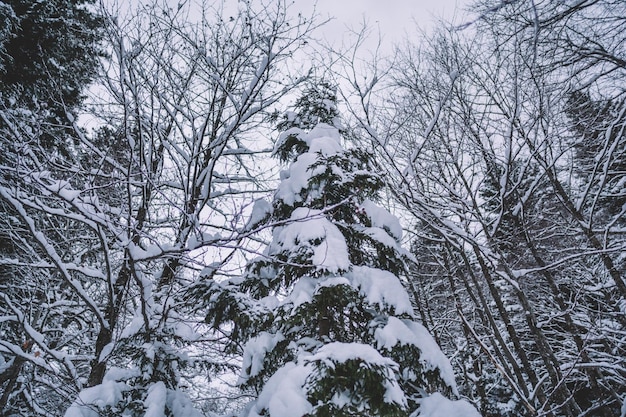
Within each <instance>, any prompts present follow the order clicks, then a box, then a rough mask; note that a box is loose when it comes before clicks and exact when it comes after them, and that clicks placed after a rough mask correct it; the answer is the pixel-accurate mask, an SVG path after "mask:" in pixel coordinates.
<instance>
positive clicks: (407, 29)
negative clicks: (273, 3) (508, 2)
mask: <svg viewBox="0 0 626 417" xmlns="http://www.w3.org/2000/svg"><path fill="white" fill-rule="evenodd" d="M294 3H295V4H294V6H295V8H296V9H298V10H302V12H303V14H304V15H305V16H306V15H307V14H310V11H311V10H312V9H313V4H315V3H317V11H318V13H319V14H320V15H321V16H322V17H329V16H330V17H333V18H334V19H333V21H331V22H329V23H328V24H327V25H326V26H325V28H324V29H323V33H324V36H325V37H326V38H328V40H329V41H335V40H339V39H341V38H342V36H343V34H344V33H345V32H346V27H347V26H351V27H355V28H356V27H358V26H359V24H360V23H361V22H362V21H363V19H364V18H365V19H366V21H367V22H368V23H369V25H370V26H371V27H372V28H376V27H379V28H380V31H381V33H382V35H383V36H384V38H385V41H387V42H394V41H399V40H401V39H402V38H403V36H404V34H405V33H409V34H411V33H414V32H415V26H416V22H417V24H418V25H419V26H420V27H421V28H423V29H426V30H429V29H431V28H432V27H433V26H434V25H435V24H436V20H437V19H438V18H444V19H446V20H451V19H456V20H457V21H458V20H460V18H462V17H463V12H462V10H461V8H462V7H466V6H467V5H468V4H469V3H470V0H317V2H314V1H313V0H295V1H294Z"/></svg>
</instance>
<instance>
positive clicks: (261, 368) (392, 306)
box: [195, 83, 477, 417]
mask: <svg viewBox="0 0 626 417" xmlns="http://www.w3.org/2000/svg"><path fill="white" fill-rule="evenodd" d="M283 126H285V127H289V126H292V127H291V128H289V129H287V130H286V131H284V132H283V133H282V134H281V135H280V138H279V139H278V141H277V143H276V146H275V151H274V152H275V154H276V155H277V156H279V157H280V158H281V159H282V160H283V161H285V162H290V165H289V167H288V168H287V170H285V171H283V173H282V174H281V178H282V181H281V183H280V185H279V186H278V189H277V191H276V193H275V194H274V199H273V202H272V204H271V205H270V204H269V203H267V202H265V201H263V200H262V201H259V202H257V203H256V205H255V207H254V210H253V212H252V218H251V220H250V223H249V227H250V228H252V229H258V228H266V227H271V228H272V240H271V243H270V244H269V245H268V247H267V249H266V250H265V251H264V252H263V254H262V255H261V256H259V257H258V258H257V259H255V260H253V261H252V262H250V263H249V264H248V266H247V269H246V274H245V275H243V276H242V277H240V278H236V279H232V280H228V281H225V282H220V283H218V282H214V281H207V282H205V283H203V284H200V285H199V286H198V287H197V288H196V289H195V294H196V296H199V297H201V298H204V300H206V303H207V307H208V313H207V321H208V322H209V323H210V324H211V326H212V327H213V328H214V329H216V330H220V331H223V332H225V333H226V334H227V335H228V337H229V340H230V342H231V344H232V347H233V349H236V348H237V347H239V346H243V369H242V372H241V377H240V384H241V385H242V386H243V387H244V388H249V389H252V390H253V391H254V392H258V393H259V394H258V397H257V398H256V400H255V401H253V402H252V403H251V404H250V405H249V407H248V409H247V411H246V412H245V413H244V414H245V415H247V416H250V417H252V416H272V417H279V416H294V417H295V416H304V415H311V416H352V415H363V414H365V415H381V416H408V415H409V414H411V415H421V414H424V415H430V416H439V415H441V416H443V415H447V416H452V415H457V414H454V413H458V415H466V416H470V415H477V413H476V411H475V410H474V409H473V407H472V406H471V405H470V404H469V403H466V402H463V401H451V400H448V399H446V397H445V396H449V395H451V394H456V385H455V381H454V374H453V372H452V368H451V366H450V363H449V361H448V359H447V358H446V357H445V356H444V355H443V354H442V352H441V351H440V349H439V347H438V346H437V344H436V342H435V341H434V339H433V338H432V336H430V334H429V333H428V332H427V331H426V329H425V328H424V327H423V326H422V325H421V324H419V323H418V322H417V321H415V317H414V313H413V309H412V306H411V302H410V300H409V296H408V294H407V292H406V290H405V289H404V287H403V285H402V282H401V280H400V278H399V277H400V276H402V275H403V274H404V273H405V262H406V261H407V259H408V258H409V256H408V254H407V252H406V251H404V250H403V249H402V248H401V246H400V240H401V237H402V229H401V227H400V223H399V221H398V219H397V218H395V217H394V216H392V215H391V214H390V213H389V212H388V211H387V210H385V209H383V208H381V207H380V206H378V205H377V204H376V203H375V202H374V201H375V200H376V199H377V198H378V196H379V191H380V189H381V187H382V184H383V183H382V180H381V178H380V176H379V175H378V173H376V172H375V171H374V170H375V167H374V164H373V163H372V161H371V159H370V155H368V154H367V153H366V152H364V151H362V150H360V149H359V148H357V147H352V146H350V144H347V145H348V146H347V149H346V148H344V146H342V144H341V142H342V137H341V134H340V129H341V125H340V123H339V118H338V114H337V110H336V96H335V94H334V91H333V90H332V89H331V88H329V86H328V84H324V83H321V84H320V87H318V88H315V87H313V88H311V89H309V90H307V91H305V92H304V94H303V96H302V98H300V99H299V100H298V102H297V105H296V111H295V112H289V113H287V114H286V116H285V119H284V123H283ZM442 394H443V395H442ZM416 410H417V414H412V413H414V412H415V411H416Z"/></svg>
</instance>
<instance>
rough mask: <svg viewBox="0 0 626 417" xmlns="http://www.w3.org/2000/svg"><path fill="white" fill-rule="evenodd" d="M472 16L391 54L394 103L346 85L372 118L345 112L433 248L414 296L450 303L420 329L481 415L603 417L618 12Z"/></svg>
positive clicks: (611, 345)
mask: <svg viewBox="0 0 626 417" xmlns="http://www.w3.org/2000/svg"><path fill="white" fill-rule="evenodd" d="M476 11H477V12H478V16H479V17H478V18H477V20H475V21H473V22H472V23H470V24H469V26H467V27H466V29H465V32H463V31H459V28H450V29H449V30H441V32H440V33H439V34H438V35H436V36H434V37H432V38H431V40H430V41H428V42H425V43H424V44H422V45H419V46H418V45H413V46H407V47H406V48H403V49H400V52H399V55H398V56H397V58H396V61H395V62H394V68H396V69H397V71H391V74H392V76H391V77H390V79H389V80H388V83H389V84H387V87H386V88H388V89H386V88H385V85H384V81H379V82H378V84H377V85H376V86H374V85H371V86H367V85H358V84H357V86H358V87H359V88H358V89H357V91H358V92H361V93H362V98H361V102H362V103H368V105H367V106H363V108H362V109H360V110H358V111H357V110H355V115H356V116H357V118H358V120H359V121H360V122H361V124H362V125H363V126H364V127H365V128H366V129H365V131H366V132H368V133H369V134H370V135H371V138H372V139H373V144H374V148H375V149H377V151H378V152H377V155H378V157H379V158H380V159H381V160H382V161H384V163H383V164H382V166H384V167H390V169H389V171H388V176H387V178H390V179H391V182H392V184H393V186H392V192H393V195H394V197H395V201H397V202H398V203H399V204H401V206H402V207H403V209H404V210H405V211H406V213H410V215H411V216H412V218H413V222H414V224H415V226H414V227H415V229H414V233H415V235H416V237H415V239H416V241H417V242H420V245H416V247H417V248H420V247H421V248H424V247H426V248H428V251H427V252H425V253H424V252H422V253H419V252H418V253H416V256H417V257H418V259H421V260H422V262H423V263H425V264H427V265H430V267H429V268H428V269H426V270H424V269H421V268H416V269H415V275H414V280H415V282H416V283H417V287H418V289H419V291H418V292H417V294H418V297H419V299H420V300H425V299H432V298H433V297H435V295H431V292H432V294H436V297H437V299H438V300H442V301H447V303H445V302H444V303H441V302H440V303H428V305H426V304H425V303H424V302H422V304H421V308H422V316H423V317H425V318H429V317H432V318H433V319H432V320H428V321H427V322H428V323H429V325H430V326H432V327H431V329H432V331H433V333H434V334H435V337H438V340H439V341H440V343H441V344H442V346H447V347H448V349H449V350H448V352H449V353H450V352H458V356H457V358H458V359H459V361H460V362H461V363H459V366H461V367H462V368H464V369H465V371H464V375H465V377H466V378H467V383H466V384H465V387H466V389H467V391H465V392H466V394H468V395H471V396H472V397H474V398H475V399H476V400H477V401H479V402H481V403H482V404H483V406H482V411H483V413H485V414H493V415H501V414H506V413H512V414H513V415H519V414H520V413H527V414H528V415H544V414H547V415H551V414H552V415H585V414H593V415H612V414H615V413H617V412H618V411H617V410H619V408H620V406H621V403H622V400H621V398H622V396H623V391H622V390H623V389H622V387H623V382H620V381H622V380H623V378H624V376H625V375H626V374H625V373H624V366H623V361H622V360H621V359H616V360H613V361H611V363H610V364H609V363H608V362H606V359H607V355H609V356H610V355H612V354H613V353H615V352H621V351H622V350H623V344H622V343H621V341H618V340H617V339H616V338H615V335H616V333H615V332H621V331H622V330H618V329H623V325H624V323H623V307H622V306H623V297H624V293H623V282H624V277H623V256H622V255H621V254H622V253H623V252H624V241H623V233H622V231H621V229H622V227H621V226H620V224H621V223H622V220H621V219H622V218H623V214H624V213H623V207H622V204H621V200H620V198H621V196H622V194H623V193H622V191H623V190H622V188H623V187H622V185H623V180H624V172H623V170H622V169H621V160H622V156H623V155H622V154H623V153H622V152H621V149H622V148H623V140H624V118H623V112H622V111H621V110H622V108H623V88H622V86H623V85H624V79H623V76H624V73H623V70H624V67H623V65H622V62H621V55H622V49H623V48H620V47H619V46H618V45H622V44H623V42H624V37H623V32H620V34H618V32H619V31H620V30H621V29H622V28H623V25H624V19H623V17H621V15H618V14H619V13H623V5H621V4H620V5H617V4H615V3H614V2H610V1H607V2H603V1H590V2H579V3H576V4H573V3H572V4H569V3H567V4H566V3H559V4H557V3H554V2H510V3H506V4H495V3H493V4H492V3H489V2H486V3H484V4H482V5H478V7H477V9H476ZM608 38H610V39H608ZM379 73H384V71H379ZM355 81H356V80H355ZM615 86H620V87H617V88H615ZM377 91H383V93H382V94H383V95H385V94H389V93H388V92H391V91H392V92H393V95H392V97H393V98H392V100H391V103H393V105H392V109H393V110H390V101H389V100H387V101H386V102H385V104H384V105H381V106H379V107H376V106H375V104H376V103H377V101H376V97H375V96H374V93H376V92H377ZM385 98H386V97H385ZM376 115H378V116H379V117H378V118H377V117H376ZM591 126H593V127H591ZM372 127H374V128H372ZM591 155H593V156H591ZM618 184H619V185H618ZM613 204H614V205H613ZM423 242H427V245H424V244H423ZM417 250H418V251H419V249H417ZM433 270H434V271H436V272H435V273H432V272H430V271H433ZM442 276H443V277H446V280H443V281H442V280H441V278H440V277H442ZM424 287H425V288H424ZM444 291H445V293H446V294H448V296H447V297H446V296H444V295H442V292H444ZM446 307H447V310H446ZM450 317H456V320H455V321H450V319H449V318H450ZM454 322H456V329H455V330H454V331H450V326H451V325H452V323H454ZM444 327H445V328H446V331H443V330H439V329H442V328H444ZM461 335H463V336H461ZM609 352H611V353H609ZM470 393H471V394H470ZM508 399H511V401H509V400H508ZM513 404H516V405H515V406H513Z"/></svg>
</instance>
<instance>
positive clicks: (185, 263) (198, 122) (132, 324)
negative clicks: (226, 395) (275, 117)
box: [0, 2, 317, 415]
mask: <svg viewBox="0 0 626 417" xmlns="http://www.w3.org/2000/svg"><path fill="white" fill-rule="evenodd" d="M105 13H106V12H105ZM316 25H317V23H316V22H315V20H311V19H305V18H304V17H301V16H298V17H296V18H291V17H290V16H289V11H288V8H287V6H286V3H284V2H267V4H266V3H262V2H260V3H258V4H252V3H248V2H246V3H240V4H239V5H238V6H237V8H236V9H234V10H232V11H228V10H226V9H225V5H224V4H222V5H218V6H211V5H210V4H209V3H204V5H203V6H202V7H201V8H197V6H196V5H192V4H191V3H180V4H179V5H178V6H177V7H175V8H169V7H161V6H159V5H157V4H151V5H149V6H144V7H141V8H139V9H138V10H136V11H132V12H130V15H129V17H128V18H122V17H121V16H118V17H116V16H114V15H108V17H107V22H106V33H105V39H106V42H105V49H106V50H107V52H108V54H109V59H108V60H106V61H105V63H104V68H103V74H102V78H101V82H100V83H98V84H97V85H96V86H94V88H93V91H94V97H93V98H92V99H91V100H90V106H91V108H92V109H93V110H94V112H93V114H91V115H90V116H88V117H91V118H95V119H96V122H97V125H98V126H99V127H98V128H97V129H96V131H94V132H93V133H89V132H86V131H85V130H84V129H82V128H81V127H80V124H81V123H82V122H81V123H79V121H75V122H74V126H73V127H72V130H73V131H74V132H75V134H76V136H77V138H78V139H77V140H76V141H75V142H74V144H73V147H72V150H71V152H72V156H73V159H71V160H63V159H62V158H60V157H58V155H51V154H50V153H49V152H48V151H47V150H45V149H42V148H40V147H38V146H37V135H38V131H37V130H36V129H35V128H34V127H33V126H27V125H23V124H16V123H14V124H12V125H10V127H11V128H12V130H11V136H10V140H12V141H14V143H15V149H16V158H15V163H14V164H11V165H8V164H5V165H3V166H2V167H0V169H1V170H2V176H3V178H4V179H10V182H8V183H7V182H4V183H3V184H2V187H1V188H0V195H1V197H2V200H1V201H2V204H3V206H4V207H5V208H6V211H5V212H10V213H11V216H9V217H7V218H6V220H5V219H4V218H3V222H4V225H5V226H7V229H5V232H4V233H5V234H6V235H7V237H8V239H9V240H10V241H11V245H13V246H15V247H16V248H17V249H16V250H15V251H14V252H15V256H13V257H11V258H10V259H9V258H6V257H5V258H3V259H2V261H1V262H2V265H3V266H4V267H7V268H8V267H10V268H12V270H13V271H15V274H16V275H18V274H19V276H20V277H23V278H24V281H23V282H24V288H23V290H18V289H16V290H15V291H14V292H13V293H12V294H13V295H11V296H5V299H4V301H3V303H2V320H3V322H7V323H9V324H10V326H13V327H16V328H20V330H21V331H22V332H24V333H25V334H26V335H27V336H28V341H29V342H28V344H26V343H24V344H21V343H20V342H19V341H18V340H14V339H13V338H8V337H7V338H5V337H3V338H2V339H3V340H2V342H1V346H2V355H3V357H7V356H5V355H8V358H9V360H11V361H22V362H24V363H26V364H27V366H26V365H25V366H24V367H22V369H26V367H28V368H29V369H33V372H32V375H33V380H32V388H31V392H42V391H45V392H47V393H49V395H47V396H46V397H48V398H51V399H52V400H54V401H56V403H55V402H54V401H52V400H50V402H48V403H44V402H43V401H41V400H39V399H36V398H32V399H31V402H30V403H29V404H28V406H29V407H30V408H29V410H28V411H27V413H33V412H35V413H41V414H45V415H58V414H59V413H60V412H61V413H62V412H63V411H64V407H63V406H60V405H59V404H65V405H67V404H68V401H72V400H74V399H76V396H77V395H78V394H79V393H80V395H79V398H78V399H77V401H76V402H75V403H74V405H72V407H70V409H69V410H68V412H67V413H68V414H67V415H80V412H81V410H82V407H86V408H85V409H89V407H94V406H95V405H94V404H98V406H99V407H100V409H101V412H109V413H114V414H115V413H121V412H123V411H124V410H127V411H129V412H130V411H131V410H134V411H133V412H140V411H141V409H144V408H142V407H146V408H149V407H151V406H154V405H151V403H150V398H153V397H154V395H157V394H154V395H153V397H150V393H153V392H159V393H162V394H163V395H166V394H165V393H167V401H166V403H165V404H163V405H160V407H163V410H166V409H167V410H168V411H167V412H169V413H171V412H175V410H176V407H175V406H174V405H173V404H174V403H176V402H178V404H187V405H188V406H189V407H191V404H190V403H189V400H188V399H185V398H186V397H185V394H183V393H182V391H180V388H181V385H182V386H184V385H185V384H187V385H192V384H191V383H185V379H186V378H193V377H195V376H197V375H206V369H207V368H209V369H215V368H218V367H220V366H224V361H217V360H215V359H214V358H212V357H211V356H210V355H209V354H208V353H206V352H208V351H211V350H212V349H214V348H215V346H217V343H218V341H217V340H216V339H215V337H214V336H208V335H207V334H204V333H203V332H202V325H201V323H202V320H203V318H202V317H200V318H199V317H195V316H194V315H192V314H191V313H190V311H191V310H190V307H192V306H189V305H187V304H186V300H185V298H184V297H183V296H182V294H183V293H184V290H185V288H186V286H187V285H188V284H189V283H191V282H193V281H195V280H198V279H211V278H212V277H213V276H215V275H216V274H219V273H224V271H221V272H220V268H221V267H222V266H224V265H226V264H228V262H229V260H230V259H232V258H233V257H235V256H241V255H238V254H239V253H240V252H241V249H242V248H243V247H244V246H245V245H244V244H243V243H244V241H245V231H244V227H243V226H244V225H245V219H244V218H243V217H242V213H243V212H244V210H245V207H246V206H247V205H249V204H250V203H251V202H252V200H253V199H254V194H255V193H257V192H262V191H263V186H262V181H263V179H264V177H265V176H266V174H265V170H267V168H265V167H264V166H263V164H261V163H258V161H257V156H258V155H260V154H262V153H263V152H266V151H267V149H268V148H269V147H270V146H271V142H269V141H267V140H264V139H261V138H262V137H263V132H264V131H267V128H266V126H267V124H266V123H267V121H268V115H269V112H270V111H271V110H272V108H273V107H274V106H275V105H276V103H278V102H279V100H281V99H282V98H284V97H285V96H286V95H287V94H289V93H290V91H291V90H292V89H293V88H295V87H296V86H297V85H298V84H299V83H300V82H301V81H302V80H303V79H305V78H306V76H307V70H306V67H305V66H304V65H302V66H299V65H295V64H294V61H293V60H292V57H293V55H294V54H295V53H296V52H298V51H300V53H302V52H301V49H302V47H303V45H305V44H306V42H307V38H308V36H309V34H310V33H311V31H312V30H313V29H314V28H315V26H316ZM82 120H83V119H81V121H82ZM206 265H210V266H208V267H207V266H206ZM29 291H30V292H32V291H39V292H41V296H39V298H38V300H41V299H44V300H46V301H45V303H43V304H40V305H39V306H38V310H39V313H38V314H35V315H32V314H30V315H28V314H25V313H26V312H25V311H24V309H25V308H27V307H28V306H27V305H26V304H25V302H26V301H27V300H29V299H30V300H33V298H32V296H31V295H29V294H28V292H29ZM14 296H15V297H16V299H12V298H11V297H14ZM29 297H30V298H29ZM51 317H54V318H55V319H54V320H51V319H50V318H51ZM43 318H46V319H45V320H44V319H43ZM61 329H62V333H63V336H62V337H60V339H61V340H59V337H55V335H56V334H57V333H58V332H60V331H61ZM107 392H108V393H111V392H113V393H115V395H114V396H113V397H108V398H114V401H112V402H110V403H106V401H105V402H103V401H96V398H95V397H97V396H98V395H99V394H98V393H107ZM8 395H11V393H10V392H9V393H8ZM159 395H160V394H159ZM142 401H143V402H142Z"/></svg>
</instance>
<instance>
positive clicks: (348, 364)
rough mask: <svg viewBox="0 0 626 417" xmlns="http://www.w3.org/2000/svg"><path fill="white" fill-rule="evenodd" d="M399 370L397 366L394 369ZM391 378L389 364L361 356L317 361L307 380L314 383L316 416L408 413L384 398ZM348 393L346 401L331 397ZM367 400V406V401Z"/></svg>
mask: <svg viewBox="0 0 626 417" xmlns="http://www.w3.org/2000/svg"><path fill="white" fill-rule="evenodd" d="M395 371H397V370H395ZM391 379H392V372H390V369H389V368H388V367H387V366H384V365H380V364H375V363H374V364H373V363H369V362H366V361H363V360H359V359H350V360H347V361H345V362H335V361H333V363H332V364H328V363H323V362H321V361H319V362H317V363H316V372H315V373H313V374H312V375H311V376H310V377H309V379H308V380H307V384H308V385H309V386H310V387H312V388H311V391H310V392H311V394H310V401H311V403H312V404H313V407H314V412H313V415H315V416H316V417H356V416H363V415H369V416H385V417H406V416H408V413H407V411H406V410H405V409H404V407H402V405H400V404H397V403H395V402H389V401H388V399H386V398H385V391H384V390H381V387H383V386H385V385H386V384H387V383H388V382H390V381H391ZM335 396H338V397H341V396H345V398H346V400H347V402H346V404H344V405H343V406H338V405H337V404H336V403H335V402H333V401H331V399H332V398H333V397H335ZM365 404H367V407H365V406H364V405H365Z"/></svg>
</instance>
